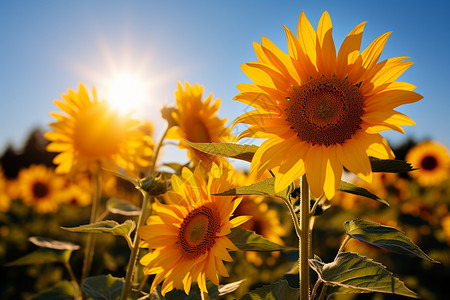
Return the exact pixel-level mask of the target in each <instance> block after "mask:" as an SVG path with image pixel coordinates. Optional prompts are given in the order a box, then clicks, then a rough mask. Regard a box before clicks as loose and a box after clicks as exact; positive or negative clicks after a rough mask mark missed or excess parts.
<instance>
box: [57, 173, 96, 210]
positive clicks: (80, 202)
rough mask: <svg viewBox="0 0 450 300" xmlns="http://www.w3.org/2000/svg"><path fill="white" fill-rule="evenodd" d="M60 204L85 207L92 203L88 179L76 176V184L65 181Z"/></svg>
mask: <svg viewBox="0 0 450 300" xmlns="http://www.w3.org/2000/svg"><path fill="white" fill-rule="evenodd" d="M61 202H63V203H66V204H70V205H74V206H87V205H90V204H91V203H92V192H91V188H90V181H89V177H88V176H86V175H84V176H78V177H77V180H76V183H75V182H74V181H67V182H66V185H65V187H64V190H63V192H62V196H61Z"/></svg>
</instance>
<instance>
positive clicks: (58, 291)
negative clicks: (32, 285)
mask: <svg viewBox="0 0 450 300" xmlns="http://www.w3.org/2000/svg"><path fill="white" fill-rule="evenodd" d="M74 296H75V288H74V286H73V284H72V283H70V282H69V281H67V280H64V281H61V282H58V283H57V284H56V285H54V286H53V287H51V288H49V289H47V290H45V291H43V292H41V293H39V294H37V295H35V296H34V297H33V298H32V300H73V299H74Z"/></svg>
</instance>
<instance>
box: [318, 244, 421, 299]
mask: <svg viewBox="0 0 450 300" xmlns="http://www.w3.org/2000/svg"><path fill="white" fill-rule="evenodd" d="M309 265H310V266H311V268H312V269H313V270H314V271H315V272H316V273H317V274H318V275H319V278H320V279H321V280H323V281H324V282H325V283H326V284H327V285H332V286H338V287H339V288H342V290H341V291H339V289H338V290H336V289H335V290H333V291H332V292H346V293H348V292H351V290H354V293H361V292H366V293H368V292H380V293H389V294H397V295H403V296H407V297H412V298H418V295H417V294H416V293H414V292H413V291H411V290H410V289H408V288H407V287H406V286H405V284H404V283H403V282H402V281H400V280H399V279H398V278H396V277H394V276H392V273H391V272H389V271H388V270H387V269H386V268H385V267H384V266H383V265H382V264H380V263H378V262H375V261H373V260H371V259H369V258H367V257H364V256H360V255H358V254H356V253H352V252H341V253H339V254H338V255H337V256H336V258H335V259H334V261H333V262H331V263H323V262H322V261H321V260H320V259H318V258H317V257H316V258H314V259H310V260H309Z"/></svg>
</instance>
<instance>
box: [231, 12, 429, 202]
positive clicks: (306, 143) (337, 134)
mask: <svg viewBox="0 0 450 300" xmlns="http://www.w3.org/2000/svg"><path fill="white" fill-rule="evenodd" d="M364 25H365V22H363V23H361V24H359V25H358V26H356V27H355V28H354V29H353V30H352V31H351V32H350V33H349V34H348V36H347V37H346V38H345V40H344V41H343V43H342V45H341V47H340V50H339V51H338V53H336V49H335V45H334V41H333V37H332V25H331V20H330V16H329V15H328V13H327V12H326V11H325V12H324V13H323V15H322V17H321V19H320V21H319V25H318V27H317V32H316V31H315V30H314V28H313V27H312V26H311V24H310V22H309V21H308V19H307V18H306V16H305V14H304V13H303V12H302V13H301V15H300V19H299V22H298V26H297V37H296V36H295V35H294V34H293V33H292V32H291V31H290V30H289V29H288V28H286V27H285V31H286V35H287V40H288V53H284V52H283V51H281V50H280V49H279V48H278V47H277V46H275V45H274V44H273V43H272V42H271V41H270V40H269V39H267V38H265V37H263V38H262V44H259V43H254V48H255V52H256V55H257V57H258V60H259V62H254V63H246V64H244V65H242V66H241V68H242V69H243V71H244V72H245V73H246V74H247V76H249V78H250V79H251V80H252V81H253V82H254V84H240V85H238V89H239V91H240V94H238V95H236V96H235V97H234V100H238V101H241V102H243V103H246V104H248V105H251V106H253V107H255V108H256V109H255V110H252V111H250V112H248V113H245V114H243V115H241V116H240V117H238V118H237V119H236V121H235V122H234V124H237V123H246V124H249V125H251V126H250V127H249V128H248V129H247V130H245V131H244V132H243V133H241V134H240V136H239V138H243V137H254V138H267V140H265V141H264V142H263V143H262V144H261V146H260V147H259V149H258V151H257V152H256V153H255V155H254V157H253V160H252V164H251V171H252V172H255V171H256V172H258V173H261V172H264V171H265V170H268V169H273V168H278V167H279V170H278V172H277V173H278V176H276V181H275V190H276V191H280V190H282V189H284V188H286V187H287V186H288V185H289V184H290V183H291V182H292V181H294V180H295V179H297V178H299V177H300V176H302V175H303V174H306V177H307V180H308V182H309V184H310V189H311V192H312V194H313V195H314V196H315V197H319V196H320V195H321V194H322V193H324V194H325V196H326V197H327V198H328V199H331V198H332V197H333V196H334V194H335V192H336V190H337V187H338V186H339V183H340V179H341V175H342V170H343V167H345V168H347V169H348V170H350V171H351V172H353V173H355V174H356V175H358V176H359V177H361V178H362V179H364V180H365V181H367V182H371V180H372V170H371V165H370V162H369V158H368V155H369V156H374V157H379V158H383V159H392V158H394V154H393V152H392V150H391V148H390V147H389V145H388V143H387V142H386V140H385V139H384V138H383V137H382V136H381V135H380V134H379V132H381V131H383V130H388V129H393V130H397V131H400V132H403V129H402V128H401V127H400V125H414V122H413V121H412V120H411V119H410V118H409V117H407V116H405V115H403V114H401V113H399V112H397V111H395V110H394V108H395V107H397V106H399V105H401V104H406V103H412V102H416V101H418V100H420V99H421V98H422V96H421V95H419V94H417V93H415V92H413V90H414V88H415V87H414V86H413V85H411V84H408V83H403V82H396V81H395V80H396V79H397V78H398V77H399V76H400V75H401V74H402V73H403V72H404V71H405V70H406V69H407V68H408V67H409V66H411V65H412V63H411V62H405V61H404V60H405V59H406V58H407V57H395V58H390V59H387V60H384V61H381V62H377V61H378V59H379V57H380V55H381V52H382V50H383V47H384V45H385V43H386V40H387V38H388V36H389V34H390V32H388V33H385V34H383V35H381V36H380V37H378V38H376V39H375V40H374V41H373V42H372V43H371V44H370V45H369V46H368V47H367V48H366V49H365V50H364V51H362V52H360V46H361V38H362V33H363V29H364Z"/></svg>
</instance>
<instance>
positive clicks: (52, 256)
mask: <svg viewBox="0 0 450 300" xmlns="http://www.w3.org/2000/svg"><path fill="white" fill-rule="evenodd" d="M71 254H72V250H71V249H65V250H61V249H52V248H44V247H41V248H39V249H37V250H35V251H33V252H31V253H29V254H27V255H25V256H22V257H21V258H19V259H16V260H14V261H12V262H10V263H8V264H6V266H24V265H33V264H46V263H54V262H60V263H67V262H69V259H70V255H71Z"/></svg>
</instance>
